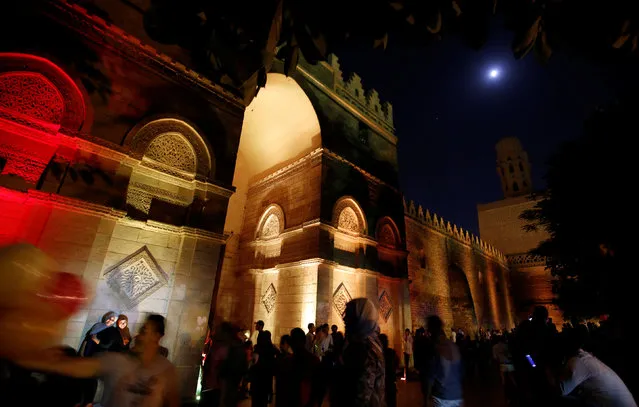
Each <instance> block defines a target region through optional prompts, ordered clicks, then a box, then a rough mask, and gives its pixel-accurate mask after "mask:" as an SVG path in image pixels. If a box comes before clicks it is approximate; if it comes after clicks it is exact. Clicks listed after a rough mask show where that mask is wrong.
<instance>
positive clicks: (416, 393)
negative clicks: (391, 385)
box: [239, 372, 506, 407]
mask: <svg viewBox="0 0 639 407" xmlns="http://www.w3.org/2000/svg"><path fill="white" fill-rule="evenodd" d="M397 391H398V394H397V406H398V407H421V406H422V405H423V404H422V403H423V398H422V393H421V389H420V386H419V382H417V381H398V382H397ZM272 405H274V404H272ZM250 406H251V400H250V399H249V400H244V401H243V402H242V403H240V404H239V407H250ZM329 406H330V404H329V403H328V401H325V402H324V405H323V406H322V407H329ZM464 407H506V402H505V400H504V397H503V390H502V388H501V385H500V383H499V377H498V376H497V373H496V372H490V373H487V374H484V375H481V376H477V377H475V378H473V379H472V380H468V381H467V383H466V385H465V390H464Z"/></svg>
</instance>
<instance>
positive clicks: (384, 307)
mask: <svg viewBox="0 0 639 407" xmlns="http://www.w3.org/2000/svg"><path fill="white" fill-rule="evenodd" d="M379 313H380V315H381V316H382V318H384V321H385V322H388V318H390V316H391V314H392V313H393V304H392V303H391V300H390V296H389V295H388V293H387V292H386V291H384V292H383V293H382V295H380V296H379Z"/></svg>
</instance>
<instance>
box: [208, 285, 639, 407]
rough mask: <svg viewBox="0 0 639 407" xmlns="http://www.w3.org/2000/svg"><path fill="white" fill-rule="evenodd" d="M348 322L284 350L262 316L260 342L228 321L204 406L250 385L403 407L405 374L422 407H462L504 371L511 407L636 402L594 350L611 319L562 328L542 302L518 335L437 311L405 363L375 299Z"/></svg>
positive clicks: (315, 402)
mask: <svg viewBox="0 0 639 407" xmlns="http://www.w3.org/2000/svg"><path fill="white" fill-rule="evenodd" d="M344 322H345V333H342V332H340V331H339V330H338V327H337V326H335V325H333V326H331V327H329V325H328V324H323V325H319V326H316V325H315V324H313V323H311V324H308V327H307V328H308V330H307V331H306V332H304V331H303V330H302V329H301V328H295V329H293V330H291V332H290V334H287V335H283V336H282V337H281V338H280V342H279V346H275V345H274V344H273V343H272V338H271V334H270V332H269V331H267V330H264V322H262V321H258V322H257V323H256V326H255V328H256V329H255V333H254V335H253V337H254V338H255V340H256V343H255V345H254V346H253V343H252V340H251V339H250V338H251V337H249V336H248V335H244V334H242V331H241V330H240V329H238V328H236V327H234V326H233V325H231V324H229V323H223V324H221V325H220V326H219V327H217V329H215V331H214V332H213V334H212V340H211V342H210V346H209V348H208V350H207V353H206V354H207V357H206V362H205V363H204V381H203V392H202V399H201V402H200V405H201V406H202V407H210V406H216V407H217V406H224V407H230V406H233V407H235V406H236V405H237V403H238V400H240V399H241V398H244V397H245V396H246V395H245V394H244V393H243V392H244V391H245V390H246V389H247V388H248V387H250V391H249V392H248V394H250V397H251V403H252V405H253V406H266V405H267V404H269V403H271V402H273V404H274V405H275V406H277V407H289V406H291V407H293V406H295V407H316V406H317V407H318V406H321V405H322V404H323V403H324V405H327V404H330V405H331V406H337V407H341V406H372V407H377V406H388V407H395V406H396V405H397V385H396V380H397V379H398V378H399V379H400V380H416V381H419V383H420V385H421V390H422V394H423V404H422V402H421V401H415V403H414V405H427V406H434V407H440V406H445V407H457V406H462V405H463V404H464V389H465V387H466V383H468V382H469V381H473V380H478V379H479V380H481V378H482V377H486V376H489V375H490V374H492V373H493V372H494V373H495V376H496V377H499V382H500V385H501V386H497V387H487V388H485V389H483V390H481V391H500V390H499V389H500V388H501V389H503V390H504V392H505V395H504V398H505V400H506V402H507V404H508V405H510V406H523V407H528V406H546V405H548V406H583V407H595V406H601V407H608V406H610V407H613V406H614V407H635V406H636V404H635V401H634V398H633V396H632V394H631V393H630V391H629V390H628V388H627V387H626V385H625V384H624V382H623V381H622V380H621V378H620V377H619V375H617V374H616V373H615V371H614V370H613V369H611V368H610V367H608V365H606V364H605V363H604V362H602V361H601V360H600V359H598V358H597V357H595V356H593V353H591V352H594V353H595V354H599V353H604V354H605V353H606V350H607V349H608V348H607V346H605V345H603V342H602V335H603V331H604V330H605V324H604V325H602V326H601V327H598V326H596V325H594V324H589V325H587V326H586V325H577V326H571V325H566V326H564V329H563V331H562V332H561V333H560V332H558V331H557V330H556V328H555V325H554V324H552V321H550V320H549V319H548V313H547V310H546V309H545V308H544V307H539V308H537V309H535V312H534V314H533V315H532V317H531V318H530V319H529V320H527V321H524V322H522V323H521V324H520V325H519V326H518V327H517V328H516V329H515V330H513V331H512V332H502V331H497V330H488V331H486V330H483V329H480V330H479V331H477V332H475V333H472V334H471V333H466V332H464V330H463V329H459V328H458V329H452V330H451V331H448V332H449V333H448V334H446V331H445V329H444V325H443V323H442V320H441V319H440V318H439V317H437V316H431V317H429V318H428V319H427V321H425V322H426V327H425V328H418V329H417V330H416V331H415V332H414V333H413V332H412V331H411V330H410V329H406V330H405V331H404V334H403V336H402V338H401V339H402V353H403V363H401V362H400V358H399V356H398V354H397V353H396V351H395V350H394V349H392V348H391V347H389V343H388V337H387V336H386V335H385V334H383V333H381V332H380V329H379V326H378V325H377V311H376V309H375V307H374V305H373V304H372V303H371V302H370V301H368V300H367V299H363V298H360V299H356V300H353V301H351V302H350V303H349V304H348V305H347V307H346V311H345V315H344ZM608 353H610V352H609V351H608ZM401 365H403V366H401ZM400 366H401V368H400ZM247 383H250V385H247ZM273 384H274V385H273Z"/></svg>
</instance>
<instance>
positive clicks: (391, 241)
mask: <svg viewBox="0 0 639 407" xmlns="http://www.w3.org/2000/svg"><path fill="white" fill-rule="evenodd" d="M375 238H376V239H377V243H378V244H379V245H381V246H383V247H387V248H389V249H395V248H397V247H399V246H400V244H401V238H400V234H399V229H398V228H397V225H396V224H395V222H394V221H393V219H391V218H390V217H389V216H384V217H383V218H381V219H380V220H379V221H378V222H377V230H376V232H375Z"/></svg>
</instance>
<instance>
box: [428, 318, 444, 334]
mask: <svg viewBox="0 0 639 407" xmlns="http://www.w3.org/2000/svg"><path fill="white" fill-rule="evenodd" d="M426 323H427V326H428V333H430V335H431V336H433V337H435V336H439V335H441V334H442V333H444V330H443V326H444V323H443V322H442V320H441V318H439V317H438V316H437V315H431V316H429V317H428V318H427V319H426Z"/></svg>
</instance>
